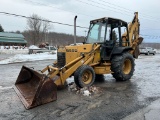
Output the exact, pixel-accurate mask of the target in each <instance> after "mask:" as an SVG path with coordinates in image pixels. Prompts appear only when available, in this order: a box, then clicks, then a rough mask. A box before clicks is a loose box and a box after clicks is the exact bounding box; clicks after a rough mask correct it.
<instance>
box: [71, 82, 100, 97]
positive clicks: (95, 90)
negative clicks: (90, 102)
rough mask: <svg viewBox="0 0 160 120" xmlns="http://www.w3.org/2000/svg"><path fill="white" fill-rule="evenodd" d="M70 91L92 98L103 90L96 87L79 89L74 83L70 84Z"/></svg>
mask: <svg viewBox="0 0 160 120" xmlns="http://www.w3.org/2000/svg"><path fill="white" fill-rule="evenodd" d="M68 90H69V91H71V92H75V93H76V94H82V95H84V96H91V95H94V94H99V93H101V92H102V90H101V89H100V88H99V87H96V86H90V87H84V88H79V87H78V86H76V84H75V83H74V82H72V83H70V84H68Z"/></svg>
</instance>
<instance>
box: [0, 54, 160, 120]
mask: <svg viewBox="0 0 160 120" xmlns="http://www.w3.org/2000/svg"><path fill="white" fill-rule="evenodd" d="M52 62H53V61H52V60H44V61H34V62H27V63H15V64H7V65H0V76H1V77H0V106H1V109H0V119H1V120H10V119H15V120H17V119H19V120H22V119H24V120H25V119H26V120H30V119H33V120H34V119H35V120H37V119H46V120H48V119H51V120H52V119H59V120H66V119H70V120H75V119H76V120H86V119H87V120H117V119H122V118H124V117H126V116H128V115H130V114H131V113H133V112H135V111H137V110H139V109H142V108H144V107H146V106H148V105H149V104H150V103H151V102H153V101H155V100H157V99H158V98H160V88H159V86H160V81H159V71H160V55H159V54H157V55H155V56H152V55H149V56H145V55H141V56H140V57H139V59H137V60H136V69H135V72H134V75H133V77H132V79H131V80H129V81H126V82H116V81H115V79H114V78H113V77H112V76H111V75H105V76H104V77H102V78H101V79H99V80H96V82H95V84H94V85H95V86H97V87H99V88H101V91H102V92H100V93H98V94H94V95H92V96H89V97H88V96H83V95H79V94H76V93H75V92H70V91H68V89H67V88H66V89H63V90H59V91H58V93H57V94H58V99H57V101H55V102H51V103H48V104H45V105H41V106H39V107H36V108H33V109H30V110H26V109H25V108H24V106H23V104H22V103H21V101H20V100H19V98H18V97H17V95H16V93H15V91H14V89H13V88H12V86H13V84H14V83H15V81H16V78H17V76H18V74H19V71H20V69H21V66H22V65H26V66H29V67H34V68H35V69H37V70H40V69H42V68H44V67H45V66H46V65H48V64H51V63H52ZM68 81H70V82H71V81H73V79H72V78H70V79H68Z"/></svg>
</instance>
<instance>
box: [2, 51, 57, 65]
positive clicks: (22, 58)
mask: <svg viewBox="0 0 160 120" xmlns="http://www.w3.org/2000/svg"><path fill="white" fill-rule="evenodd" d="M46 59H57V54H50V53H39V54H16V55H14V56H12V57H10V58H7V59H5V60H1V61H0V64H9V63H15V62H27V61H36V60H46Z"/></svg>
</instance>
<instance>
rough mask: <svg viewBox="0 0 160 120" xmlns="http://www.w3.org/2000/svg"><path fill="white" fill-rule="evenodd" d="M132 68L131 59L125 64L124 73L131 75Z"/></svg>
mask: <svg viewBox="0 0 160 120" xmlns="http://www.w3.org/2000/svg"><path fill="white" fill-rule="evenodd" d="M131 68H132V63H131V61H130V60H129V59H126V60H125V61H124V64H123V72H124V74H129V73H130V71H131Z"/></svg>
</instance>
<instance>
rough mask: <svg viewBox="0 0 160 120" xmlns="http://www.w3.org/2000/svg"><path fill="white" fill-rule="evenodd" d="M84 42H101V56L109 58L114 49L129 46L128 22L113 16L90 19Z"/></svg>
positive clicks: (104, 58)
mask: <svg viewBox="0 0 160 120" xmlns="http://www.w3.org/2000/svg"><path fill="white" fill-rule="evenodd" d="M122 33H123V34H124V35H125V36H123V34H122ZM126 36H127V37H126ZM86 43H89V44H93V43H98V44H101V58H102V59H103V60H110V58H111V55H112V54H113V53H114V51H115V49H118V48H119V47H127V46H129V34H128V24H127V22H125V21H123V20H120V19H115V18H106V17H105V18H101V19H96V20H92V21H90V27H89V31H88V35H87V40H86Z"/></svg>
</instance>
